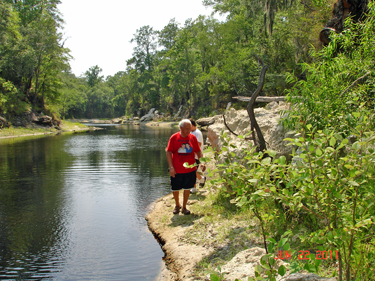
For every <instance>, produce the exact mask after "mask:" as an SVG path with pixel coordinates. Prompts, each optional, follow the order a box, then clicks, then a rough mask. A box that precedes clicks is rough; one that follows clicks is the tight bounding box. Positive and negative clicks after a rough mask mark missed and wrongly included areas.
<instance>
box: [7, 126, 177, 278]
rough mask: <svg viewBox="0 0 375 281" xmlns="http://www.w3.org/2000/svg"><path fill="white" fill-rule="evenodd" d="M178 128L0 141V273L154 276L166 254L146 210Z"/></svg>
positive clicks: (159, 187) (160, 189)
mask: <svg viewBox="0 0 375 281" xmlns="http://www.w3.org/2000/svg"><path fill="white" fill-rule="evenodd" d="M174 131H175V129H165V128H145V127H134V126H106V127H105V130H102V131H96V132H91V133H81V134H76V135H62V136H53V137H45V138H41V139H35V140H27V141H23V142H16V143H12V142H9V141H7V142H6V143H4V142H2V143H0V169H1V173H0V279H22V280H27V279H30V280H32V279H34V280H35V279H38V280H40V279H51V278H52V279H54V280H153V279H154V278H155V277H156V275H157V274H158V272H159V268H160V263H161V257H162V256H163V254H162V252H161V250H160V247H159V245H157V243H156V242H155V240H154V238H153V236H152V234H151V233H149V232H148V231H147V227H146V221H145V220H144V215H145V213H146V211H147V210H146V208H147V206H148V205H149V204H150V203H151V202H153V201H155V200H156V199H157V198H159V197H160V196H162V195H164V194H167V193H169V184H168V182H169V179H168V175H167V173H166V170H167V161H166V159H165V153H164V148H165V146H166V144H167V141H168V138H169V136H170V135H171V133H172V132H174Z"/></svg>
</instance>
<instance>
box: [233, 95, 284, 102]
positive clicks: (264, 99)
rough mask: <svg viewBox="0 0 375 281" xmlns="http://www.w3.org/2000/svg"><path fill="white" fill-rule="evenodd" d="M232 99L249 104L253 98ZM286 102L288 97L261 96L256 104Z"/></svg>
mask: <svg viewBox="0 0 375 281" xmlns="http://www.w3.org/2000/svg"><path fill="white" fill-rule="evenodd" d="M232 99H236V100H239V101H246V102H249V101H250V100H251V97H245V96H237V97H232ZM285 100H286V96H279V97H262V96H260V97H257V98H256V100H255V102H272V101H285Z"/></svg>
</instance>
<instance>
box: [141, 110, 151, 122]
mask: <svg viewBox="0 0 375 281" xmlns="http://www.w3.org/2000/svg"><path fill="white" fill-rule="evenodd" d="M154 112H155V108H151V109H150V111H149V112H148V113H147V114H146V115H144V116H142V117H141V119H140V120H139V121H141V122H146V121H151V120H153V119H154Z"/></svg>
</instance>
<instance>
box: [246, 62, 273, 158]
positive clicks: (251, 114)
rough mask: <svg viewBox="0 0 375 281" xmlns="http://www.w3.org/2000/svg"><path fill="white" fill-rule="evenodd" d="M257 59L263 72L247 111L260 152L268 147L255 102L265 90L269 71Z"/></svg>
mask: <svg viewBox="0 0 375 281" xmlns="http://www.w3.org/2000/svg"><path fill="white" fill-rule="evenodd" d="M257 59H258V61H259V62H260V63H261V64H262V70H261V72H260V76H259V84H258V88H257V89H256V90H255V92H254V93H253V95H252V96H251V99H250V102H249V104H248V105H247V108H246V110H247V114H248V115H249V118H250V122H251V133H252V136H253V140H254V145H255V146H256V147H257V151H258V152H259V151H264V150H266V149H267V146H266V141H265V140H264V137H263V134H262V131H261V130H260V127H259V125H258V122H257V120H256V119H255V113H254V104H255V100H256V99H257V97H258V95H259V93H260V92H261V91H262V89H263V85H264V78H265V76H266V71H267V68H268V66H267V65H265V64H264V62H263V61H262V60H261V59H260V58H259V57H257ZM254 129H255V131H254ZM255 132H256V134H257V136H258V139H257V138H256V136H255Z"/></svg>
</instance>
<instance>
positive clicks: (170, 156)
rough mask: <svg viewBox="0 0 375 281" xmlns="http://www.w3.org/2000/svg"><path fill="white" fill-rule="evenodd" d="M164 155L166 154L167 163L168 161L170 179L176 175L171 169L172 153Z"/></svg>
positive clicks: (168, 152)
mask: <svg viewBox="0 0 375 281" xmlns="http://www.w3.org/2000/svg"><path fill="white" fill-rule="evenodd" d="M166 154H167V161H168V167H169V174H170V175H171V177H174V176H175V175H176V171H175V169H174V167H173V161H172V154H173V153H172V152H170V151H167V152H166Z"/></svg>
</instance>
